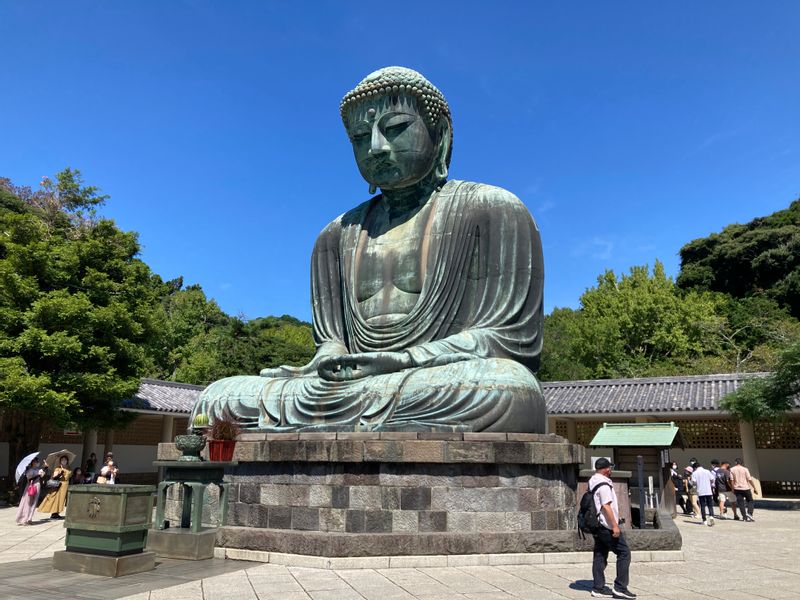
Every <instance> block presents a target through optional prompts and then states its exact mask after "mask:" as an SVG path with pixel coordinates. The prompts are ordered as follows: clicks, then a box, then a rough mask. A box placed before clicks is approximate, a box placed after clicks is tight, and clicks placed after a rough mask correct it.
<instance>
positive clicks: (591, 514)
mask: <svg viewBox="0 0 800 600" xmlns="http://www.w3.org/2000/svg"><path fill="white" fill-rule="evenodd" d="M604 485H607V486H608V487H611V484H610V483H608V482H607V481H601V482H600V483H598V484H597V485H596V486H594V487H593V488H592V489H591V490H586V492H584V494H583V496H581V504H580V508H579V509H578V531H579V532H580V533H581V534H586V533H590V534H592V535H596V534H597V532H598V531H599V530H600V518H599V515H598V514H597V507H596V506H595V505H594V493H595V492H596V491H597V490H598V488H600V487H602V486H604ZM581 537H582V538H585V537H586V536H585V535H581Z"/></svg>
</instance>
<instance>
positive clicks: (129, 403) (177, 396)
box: [122, 379, 205, 414]
mask: <svg viewBox="0 0 800 600" xmlns="http://www.w3.org/2000/svg"><path fill="white" fill-rule="evenodd" d="M204 389H205V387H204V386H202V385H191V384H188V383H177V382H175V381H159V380H158V379H142V383H141V385H140V386H139V391H138V392H136V395H135V396H134V397H133V398H131V399H130V400H126V401H125V402H123V404H122V405H123V408H128V409H134V410H152V411H154V412H169V413H186V414H189V413H190V412H191V411H192V406H193V405H194V402H195V400H197V397H198V396H199V395H200V392H202V391H203V390H204Z"/></svg>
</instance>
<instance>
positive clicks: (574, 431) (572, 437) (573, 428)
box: [567, 419, 578, 444]
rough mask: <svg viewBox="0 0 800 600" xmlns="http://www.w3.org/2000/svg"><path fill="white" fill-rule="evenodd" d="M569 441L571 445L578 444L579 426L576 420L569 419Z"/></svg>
mask: <svg viewBox="0 0 800 600" xmlns="http://www.w3.org/2000/svg"><path fill="white" fill-rule="evenodd" d="M567 440H568V441H569V442H570V443H571V444H577V443H578V425H577V423H575V419H567Z"/></svg>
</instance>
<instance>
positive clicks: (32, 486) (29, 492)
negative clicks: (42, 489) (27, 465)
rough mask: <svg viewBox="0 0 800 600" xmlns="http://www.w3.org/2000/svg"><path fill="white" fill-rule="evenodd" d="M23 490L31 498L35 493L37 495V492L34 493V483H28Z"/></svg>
mask: <svg viewBox="0 0 800 600" xmlns="http://www.w3.org/2000/svg"><path fill="white" fill-rule="evenodd" d="M25 492H26V493H27V494H28V496H30V497H31V498H33V497H34V496H36V495H37V493H36V486H35V485H33V484H32V483H30V484H28V489H27V490H25Z"/></svg>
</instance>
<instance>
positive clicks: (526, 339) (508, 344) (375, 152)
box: [193, 67, 545, 433]
mask: <svg viewBox="0 0 800 600" xmlns="http://www.w3.org/2000/svg"><path fill="white" fill-rule="evenodd" d="M340 111H341V117H342V120H343V122H344V125H345V129H346V131H347V135H348V138H349V139H350V143H351V145H352V149H353V155H354V158H355V162H356V165H357V167H358V170H359V172H360V173H361V175H362V177H363V178H364V179H365V180H366V181H367V182H368V183H369V190H370V194H374V193H375V192H376V191H377V189H378V188H380V190H381V193H380V194H378V195H376V196H374V197H373V198H371V199H369V200H367V201H366V202H363V203H361V204H359V205H358V206H356V207H355V208H353V209H352V210H350V211H348V212H346V213H345V214H344V215H342V216H340V217H338V218H337V219H334V220H333V221H332V222H331V223H330V224H329V225H328V226H327V227H325V229H324V230H323V231H322V233H321V234H320V236H319V237H318V238H317V241H316V244H315V246H314V250H313V252H312V258H311V282H312V285H311V295H312V297H311V304H312V312H313V325H314V339H315V341H316V343H317V352H316V355H315V356H314V358H313V359H312V361H311V362H310V363H309V364H307V365H305V366H302V367H288V366H284V367H279V368H274V369H265V370H263V371H262V372H261V374H260V376H258V375H252V376H237V377H229V378H226V379H222V380H220V381H217V382H214V383H212V384H211V385H210V386H209V387H208V388H206V389H205V390H204V391H203V393H202V394H201V396H200V398H199V399H198V402H197V404H196V406H195V408H194V414H193V417H194V418H197V417H198V416H199V415H203V417H201V419H202V420H205V416H206V415H207V416H208V417H209V419H210V421H211V422H213V421H216V420H219V419H222V418H225V417H230V416H232V417H234V418H235V419H236V420H237V421H239V423H240V424H241V425H242V426H243V427H245V428H247V429H260V430H266V431H285V430H306V431H308V430H322V431H348V430H349V431H451V432H452V431H494V432H531V433H538V432H543V431H544V430H545V405H544V398H543V395H542V391H541V388H540V386H539V382H538V381H537V379H536V377H535V372H536V371H537V369H538V366H539V355H540V353H541V349H542V319H543V309H542V290H543V283H544V264H543V258H542V244H541V239H540V235H539V229H538V227H537V226H536V224H535V222H534V221H533V219H532V217H531V215H530V212H529V211H528V209H527V208H526V207H525V205H524V204H523V203H522V202H521V201H520V200H519V199H518V198H517V197H516V196H514V195H513V194H512V193H510V192H508V191H506V190H503V189H501V188H498V187H495V186H491V185H486V184H482V183H474V182H469V181H455V180H450V181H448V179H447V176H448V171H449V165H450V157H451V153H452V145H453V126H452V118H451V113H450V108H449V105H448V103H447V101H446V100H445V97H444V95H443V94H442V93H441V92H440V91H439V90H438V89H437V88H436V86H434V85H433V84H432V83H431V82H430V81H428V80H427V79H426V78H425V77H424V76H422V75H421V74H420V73H418V72H416V71H413V70H411V69H407V68H403V67H386V68H384V69H380V70H378V71H375V72H374V73H371V74H370V75H368V76H367V77H365V78H364V79H363V80H362V81H361V82H360V83H359V84H358V85H357V86H356V87H355V88H354V89H353V90H351V91H350V92H348V93H347V94H346V96H345V97H344V99H343V100H342V103H341V105H340ZM322 193H335V192H333V191H332V190H327V189H324V188H323V190H322Z"/></svg>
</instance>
